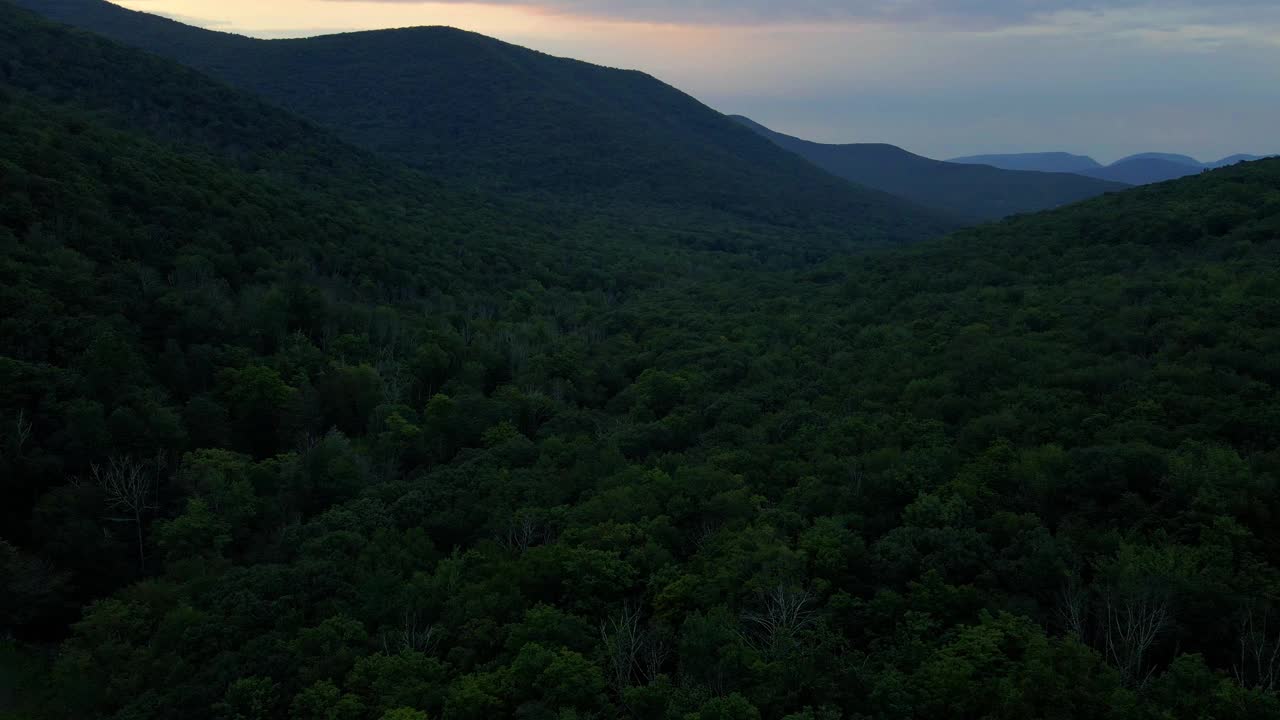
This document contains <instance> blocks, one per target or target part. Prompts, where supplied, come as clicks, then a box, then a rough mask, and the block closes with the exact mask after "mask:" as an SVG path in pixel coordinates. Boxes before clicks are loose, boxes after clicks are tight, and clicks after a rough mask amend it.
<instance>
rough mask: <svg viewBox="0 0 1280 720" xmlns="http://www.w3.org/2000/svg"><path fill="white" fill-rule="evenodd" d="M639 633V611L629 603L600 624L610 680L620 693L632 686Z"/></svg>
mask: <svg viewBox="0 0 1280 720" xmlns="http://www.w3.org/2000/svg"><path fill="white" fill-rule="evenodd" d="M641 634H642V631H641V628H640V611H639V610H638V609H636V608H635V607H634V606H633V605H631V604H630V603H627V604H626V605H623V607H622V612H620V613H619V614H618V615H617V616H616V617H612V618H609V619H608V620H606V621H604V622H602V623H600V638H601V640H603V641H604V648H605V655H606V658H607V659H608V663H609V682H610V684H612V685H613V688H614V690H616V691H618V692H619V693H621V692H622V690H623V689H624V688H627V687H630V686H631V679H632V677H634V675H635V673H636V671H637V669H638V668H639V664H640V649H641Z"/></svg>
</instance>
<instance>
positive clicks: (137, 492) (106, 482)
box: [90, 455, 165, 571]
mask: <svg viewBox="0 0 1280 720" xmlns="http://www.w3.org/2000/svg"><path fill="white" fill-rule="evenodd" d="M164 464H165V463H164V456H163V455H157V456H156V458H155V459H154V460H151V461H140V460H134V459H133V458H131V457H128V456H124V457H113V458H111V459H110V460H109V461H108V462H107V464H106V465H105V466H103V465H97V464H95V465H92V466H90V475H92V476H93V480H94V482H95V483H97V485H98V487H99V488H101V489H102V492H103V495H104V496H105V498H106V502H107V507H108V508H109V509H112V510H116V511H119V512H121V513H124V514H125V515H126V517H122V518H111V519H112V520H117V521H121V522H132V523H133V525H134V529H135V531H136V534H137V542H138V568H139V570H142V571H145V570H146V567H147V554H146V544H145V543H144V542H143V537H142V526H143V516H144V515H145V514H146V513H148V512H150V511H153V510H155V509H157V507H158V504H157V503H156V501H155V499H154V497H153V494H154V492H155V491H156V489H157V488H158V483H157V479H158V476H159V474H160V472H161V471H163V469H164Z"/></svg>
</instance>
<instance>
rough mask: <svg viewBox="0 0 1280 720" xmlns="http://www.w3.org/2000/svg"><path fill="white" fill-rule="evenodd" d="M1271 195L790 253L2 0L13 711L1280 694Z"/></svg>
mask: <svg viewBox="0 0 1280 720" xmlns="http://www.w3.org/2000/svg"><path fill="white" fill-rule="evenodd" d="M1277 187H1280V161H1275V160H1266V161H1259V162H1253V163H1246V164H1239V165H1235V166H1233V167H1230V168H1226V169H1222V170H1216V171H1212V172H1207V173H1203V174H1201V175H1198V176H1196V177H1189V178H1185V179H1182V180H1177V181H1173V182H1168V183H1163V184H1160V185H1155V186H1150V187H1143V188H1136V189H1131V190H1128V191H1125V192H1120V193H1109V194H1107V195H1104V196H1102V197H1098V198H1094V199H1092V200H1088V201H1085V202H1081V203H1076V204H1074V205H1072V206H1069V207H1065V208H1060V209H1057V210H1053V211H1048V212H1042V213H1036V214H1031V215H1021V216H1018V217H1016V218H1010V219H1007V220H1004V221H1001V222H997V223H990V224H987V225H984V226H981V227H977V228H972V229H970V230H966V231H963V232H959V233H956V234H954V235H951V236H948V237H944V238H937V239H933V240H929V241H924V242H920V243H913V244H911V245H908V246H884V247H878V248H869V249H864V250H862V251H860V252H857V253H850V254H843V255H835V256H832V257H830V258H828V259H827V260H826V261H824V262H820V263H814V262H807V263H799V264H778V263H772V262H767V261H765V260H762V259H759V258H756V257H753V256H752V255H751V254H749V253H741V252H727V251H725V250H724V248H722V247H720V246H718V245H717V244H716V242H711V241H710V240H708V238H707V233H691V232H689V231H687V230H686V229H685V228H683V227H680V226H678V225H677V226H674V227H662V226H656V225H641V224H639V223H626V222H617V221H616V219H615V218H612V217H608V216H590V215H588V214H585V213H582V212H580V211H579V209H573V210H571V211H567V212H566V211H564V210H562V209H561V208H558V207H549V206H547V205H546V204H540V203H538V204H535V203H527V202H525V201H524V200H522V199H512V198H509V197H506V196H494V195H489V194H485V193H480V192H474V191H472V190H469V189H465V188H461V189H460V188H458V187H456V185H455V184H454V183H442V182H440V181H438V180H435V179H433V178H429V177H427V176H425V175H423V174H422V173H420V172H418V171H413V170H409V169H406V168H405V167H403V166H402V165H401V164H400V163H397V162H395V161H393V160H390V159H387V158H385V157H383V156H381V155H379V154H377V153H374V152H370V151H368V150H366V149H360V148H356V147H353V146H351V145H349V144H347V143H346V142H344V141H342V140H341V139H339V138H337V137H335V136H334V135H333V134H332V133H330V132H329V131H327V130H325V129H324V128H320V127H317V126H315V125H314V124H312V123H309V122H307V121H305V120H303V119H300V118H298V117H295V116H293V115H291V114H289V113H287V112H285V111H282V110H280V109H278V108H276V107H274V106H271V105H268V104H265V103H263V102H261V101H260V100H258V99H256V98H254V97H252V96H248V95H246V94H245V93H243V92H241V91H237V90H235V89H233V88H230V87H227V86H226V85H224V84H222V83H220V82H218V81H215V80H212V79H210V78H208V77H207V76H205V75H202V74H200V73H198V72H195V71H192V70H190V69H187V68H183V67H179V66H177V65H176V64H174V63H173V62H171V61H168V60H165V59H164V58H160V57H156V56H153V55H148V54H145V53H141V52H138V51H135V50H131V49H128V48H123V47H120V46H118V45H116V44H114V43H112V42H109V41H106V40H103V39H101V38H98V37H94V36H91V35H89V34H87V33H83V32H77V31H72V30H70V29H67V28H61V27H53V26H51V25H49V24H48V23H45V22H42V21H39V20H37V19H36V18H35V17H34V16H32V15H30V14H28V13H22V12H18V11H16V10H15V9H14V8H13V7H12V6H10V5H8V4H5V3H0V478H3V482H0V717H4V718H6V719H8V718H14V719H16V718H22V719H23V720H63V719H65V718H115V719H117V720H122V719H124V718H135V719H141V718H154V719H159V718H205V717H210V718H227V719H231V718H239V719H243V720H262V719H265V718H284V717H288V718H297V719H298V720H348V719H349V720H365V719H368V720H373V719H381V720H422V719H423V718H445V719H448V720H466V719H472V718H588V717H591V718H601V719H605V718H625V717H643V718H655V719H657V718H663V719H675V718H682V719H685V718H699V719H707V718H720V719H724V718H734V719H739V718H818V717H821V718H839V717H855V716H861V717H874V718H878V719H880V720H913V719H916V718H937V717H957V718H981V717H999V718H1015V717H1016V718H1024V717H1035V718H1043V717H1062V716H1063V714H1064V710H1063V709H1064V708H1069V711H1067V713H1068V714H1069V715H1070V716H1072V717H1081V718H1098V719H1099V720H1150V719H1151V718H1175V717H1193V718H1231V717H1242V716H1245V717H1250V718H1259V719H1261V718H1273V717H1280V697H1278V696H1277V694H1276V693H1275V692H1274V691H1272V690H1269V689H1268V682H1269V678H1270V677H1271V674H1270V673H1271V670H1270V666H1269V665H1268V663H1269V660H1268V659H1267V658H1268V657H1269V654H1268V653H1269V652H1270V651H1269V650H1268V647H1269V646H1271V645H1274V638H1268V637H1267V636H1266V635H1265V634H1264V633H1263V632H1262V631H1261V630H1259V627H1262V626H1263V625H1264V621H1263V620H1260V619H1258V618H1259V616H1261V617H1262V618H1263V619H1265V618H1266V617H1268V613H1269V612H1274V611H1269V610H1268V608H1269V607H1271V606H1270V603H1271V602H1272V600H1273V599H1274V598H1276V597H1277V596H1278V595H1280V579H1278V578H1280V525H1278V524H1277V523H1276V522H1275V518H1276V517H1277V516H1280V489H1278V488H1280V484H1278V478H1280V457H1277V453H1276V450H1275V448H1276V447H1277V446H1278V443H1280V437H1278V436H1277V433H1278V430H1277V428H1280V423H1278V422H1277V408H1278V407H1280V369H1278V368H1277V365H1276V363H1275V357H1276V352H1277V348H1280V326H1278V325H1277V318H1280V292H1278V289H1280V200H1278V199H1277V194H1276V188H1277ZM698 217H703V218H704V219H705V217H706V216H698ZM716 217H719V218H720V219H721V220H722V221H723V220H726V219H727V218H728V217H730V216H727V215H717V216H716ZM663 219H665V220H672V219H673V218H672V217H671V216H670V215H664V216H663ZM675 220H677V221H678V220H679V218H675ZM752 227H758V226H744V225H742V224H726V225H723V226H722V227H721V229H720V231H719V232H717V233H716V234H715V236H714V238H712V239H713V240H715V241H724V242H729V241H732V240H733V239H734V238H737V237H739V236H741V235H749V234H750V232H751V228H752ZM780 237H782V236H773V235H771V236H768V237H767V238H763V239H762V240H763V241H768V242H770V243H775V242H779V238H780ZM791 242H793V243H794V244H796V245H798V246H804V245H805V244H806V243H807V242H809V240H808V238H807V237H806V236H805V235H804V234H803V233H797V234H795V235H792V236H791ZM1265 627H1268V628H1271V627H1273V626H1272V625H1265ZM1134 633H1138V634H1140V635H1141V637H1140V638H1139V642H1138V644H1137V646H1135V644H1134V643H1133V642H1132V641H1131V638H1133V637H1135V635H1134ZM1242 639H1243V644H1245V645H1248V647H1249V648H1261V649H1262V650H1261V651H1259V652H1253V651H1252V650H1251V651H1250V652H1248V653H1246V654H1245V657H1244V659H1243V660H1242V659H1241V658H1242V655H1241V650H1240V649H1241V646H1242ZM1139 646H1140V647H1139ZM1255 656H1257V657H1260V658H1261V660H1258V661H1256V662H1255V660H1257V657H1255Z"/></svg>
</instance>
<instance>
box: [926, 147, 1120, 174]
mask: <svg viewBox="0 0 1280 720" xmlns="http://www.w3.org/2000/svg"><path fill="white" fill-rule="evenodd" d="M947 162H951V163H961V164H964V165H990V166H991V167H997V168H1000V169H1002V170H1030V171H1035V172H1065V173H1080V172H1083V171H1086V170H1096V169H1098V168H1100V167H1102V165H1101V164H1099V163H1098V161H1097V160H1094V159H1093V158H1091V157H1088V156H1086V155H1072V154H1070V153H1064V152H1048V153H1019V154H1012V155H970V156H968V157H958V158H952V159H950V160H948V161H947Z"/></svg>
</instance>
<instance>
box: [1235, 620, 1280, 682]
mask: <svg viewBox="0 0 1280 720" xmlns="http://www.w3.org/2000/svg"><path fill="white" fill-rule="evenodd" d="M1271 620H1272V618H1271V608H1270V607H1267V608H1264V609H1263V610H1262V611H1261V612H1259V611H1258V609H1257V607H1256V603H1250V604H1249V606H1248V607H1247V608H1245V610H1244V613H1243V615H1242V618H1241V621H1240V663H1239V664H1238V665H1236V666H1234V667H1233V668H1232V674H1233V675H1234V676H1235V678H1236V682H1238V683H1239V684H1240V686H1241V687H1243V688H1246V689H1251V690H1255V689H1256V690H1263V691H1265V692H1275V691H1276V690H1280V627H1275V626H1274V625H1273V623H1272V622H1271Z"/></svg>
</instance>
